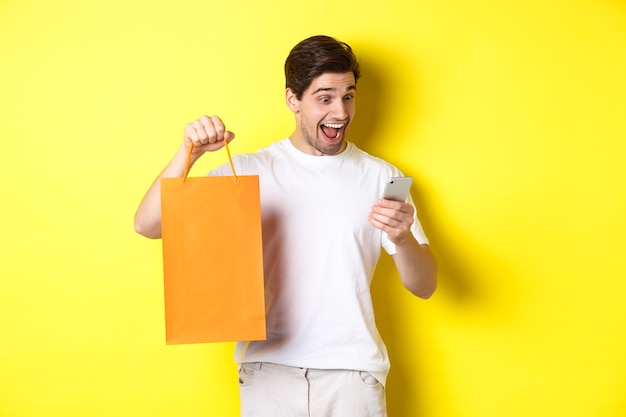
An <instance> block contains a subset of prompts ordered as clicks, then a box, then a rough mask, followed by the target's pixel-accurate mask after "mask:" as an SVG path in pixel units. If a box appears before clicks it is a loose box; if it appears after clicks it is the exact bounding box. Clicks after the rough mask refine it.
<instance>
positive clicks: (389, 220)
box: [368, 199, 415, 233]
mask: <svg viewBox="0 0 626 417" xmlns="http://www.w3.org/2000/svg"><path fill="white" fill-rule="evenodd" d="M414 211H415V209H414V208H413V206H412V205H411V204H407V203H402V202H399V201H392V200H383V199H381V200H379V201H378V202H377V204H375V205H374V206H372V210H371V211H370V215H369V217H368V218H369V221H370V223H372V224H373V225H374V226H375V227H377V228H378V229H381V230H383V231H385V232H388V233H389V232H393V231H397V232H402V231H406V230H409V229H410V228H411V225H412V224H413V222H414V218H413V213H414Z"/></svg>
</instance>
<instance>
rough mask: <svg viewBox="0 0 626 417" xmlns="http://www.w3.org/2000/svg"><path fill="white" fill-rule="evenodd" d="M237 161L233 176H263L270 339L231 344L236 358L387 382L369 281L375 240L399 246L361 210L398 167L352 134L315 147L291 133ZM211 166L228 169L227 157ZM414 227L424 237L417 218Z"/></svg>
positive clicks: (388, 247)
mask: <svg viewBox="0 0 626 417" xmlns="http://www.w3.org/2000/svg"><path fill="white" fill-rule="evenodd" d="M233 163H234V166H235V171H236V173H237V175H258V176H259V184H260V194H261V215H262V232H263V262H264V275H265V303H266V322H267V340H265V341H252V342H239V343H237V348H236V352H235V360H236V361H237V362H238V363H244V362H271V363H276V364H282V365H288V366H296V367H302V368H316V369H352V370H360V371H368V372H371V373H372V374H374V375H375V376H376V377H377V379H378V380H379V381H380V382H381V383H383V384H384V383H385V381H386V377H387V373H388V371H389V359H388V357H387V350H386V347H385V345H384V343H383V341H382V339H381V337H380V334H379V332H378V330H377V328H376V324H375V321H374V312H373V307H372V300H371V294H370V283H371V280H372V276H373V274H374V269H375V267H376V263H377V262H378V259H379V257H380V249H381V246H382V247H384V248H385V250H386V251H387V252H388V253H389V254H394V253H395V246H394V245H393V243H391V242H390V241H389V240H388V239H387V238H386V235H385V234H384V233H382V232H381V231H380V230H378V229H376V228H375V227H374V226H372V225H371V224H370V223H369V221H368V220H367V217H368V214H369V212H370V210H371V207H372V205H374V204H375V203H376V201H377V200H378V199H379V198H380V196H381V195H382V192H383V188H384V186H385V181H386V180H387V178H389V177H390V176H402V174H401V173H400V171H399V170H398V169H397V168H395V167H394V166H392V165H391V164H389V163H387V162H385V161H383V160H382V159H379V158H376V157H373V156H371V155H369V154H367V153H365V152H363V151H361V150H360V149H358V148H357V147H356V146H355V145H353V144H352V143H348V144H347V148H346V149H345V150H344V151H343V152H342V153H341V154H339V155H334V156H313V155H308V154H305V153H303V152H301V151H299V150H298V149H296V148H295V147H294V146H293V145H292V143H291V142H290V140H289V139H283V140H281V141H279V142H275V143H273V144H271V145H270V146H268V147H267V148H264V149H261V150H259V151H257V152H256V153H252V154H240V155H234V156H233ZM209 175H232V171H231V168H230V165H229V164H224V165H222V166H220V167H218V168H216V169H215V170H213V171H211V172H210V173H209ZM409 202H411V200H410V199H409ZM412 231H413V234H414V236H415V238H416V239H417V241H418V242H420V243H428V241H427V239H426V236H425V235H424V232H423V230H422V227H421V225H420V224H419V221H417V219H416V221H415V223H414V227H413V230H412Z"/></svg>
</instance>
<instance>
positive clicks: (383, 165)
mask: <svg viewBox="0 0 626 417" xmlns="http://www.w3.org/2000/svg"><path fill="white" fill-rule="evenodd" d="M349 146H350V149H348V150H349V151H350V159H351V160H352V161H353V162H354V163H355V164H357V165H359V166H360V167H361V168H362V169H367V170H368V171H369V170H371V172H377V173H379V174H380V175H383V176H385V175H386V176H401V175H402V173H401V172H400V170H399V169H398V168H397V167H396V166H395V165H393V164H392V163H390V162H388V161H386V160H384V159H383V158H380V157H378V156H374V155H372V154H369V153H367V152H365V151H364V150H362V149H360V148H359V147H357V146H356V145H354V144H353V143H350V145H349Z"/></svg>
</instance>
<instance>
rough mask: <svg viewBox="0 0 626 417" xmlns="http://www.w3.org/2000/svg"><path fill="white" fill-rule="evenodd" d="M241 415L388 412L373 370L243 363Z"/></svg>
mask: <svg viewBox="0 0 626 417" xmlns="http://www.w3.org/2000/svg"><path fill="white" fill-rule="evenodd" d="M239 393H240V400H241V417H387V411H386V404H385V389H384V387H383V386H382V385H381V384H380V383H379V382H378V381H377V380H376V378H374V377H373V376H372V375H371V374H370V373H368V372H365V371H350V370H320V369H306V368H294V367H290V366H284V365H275V364H270V363H245V364H242V365H241V366H240V368H239Z"/></svg>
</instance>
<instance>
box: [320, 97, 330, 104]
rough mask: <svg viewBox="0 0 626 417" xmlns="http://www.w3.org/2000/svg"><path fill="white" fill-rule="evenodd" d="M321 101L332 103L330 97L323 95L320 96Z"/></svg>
mask: <svg viewBox="0 0 626 417" xmlns="http://www.w3.org/2000/svg"><path fill="white" fill-rule="evenodd" d="M319 101H320V103H330V97H328V96H323V97H320V98H319Z"/></svg>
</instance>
